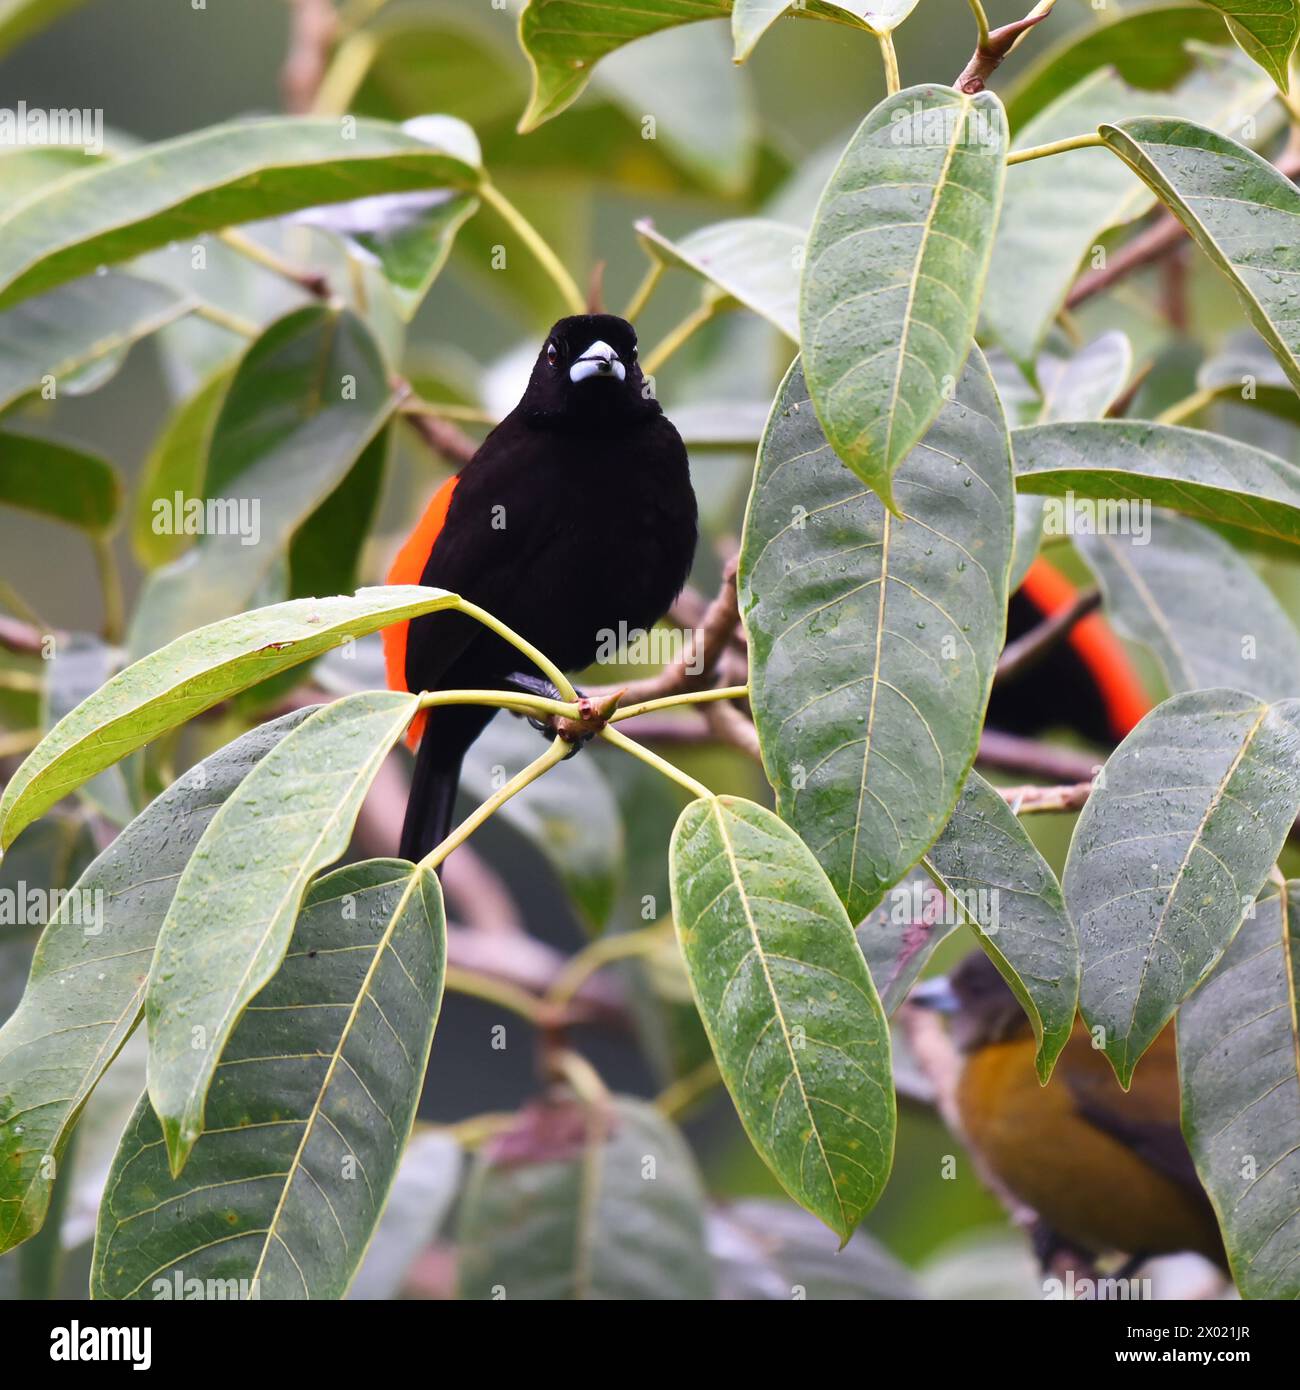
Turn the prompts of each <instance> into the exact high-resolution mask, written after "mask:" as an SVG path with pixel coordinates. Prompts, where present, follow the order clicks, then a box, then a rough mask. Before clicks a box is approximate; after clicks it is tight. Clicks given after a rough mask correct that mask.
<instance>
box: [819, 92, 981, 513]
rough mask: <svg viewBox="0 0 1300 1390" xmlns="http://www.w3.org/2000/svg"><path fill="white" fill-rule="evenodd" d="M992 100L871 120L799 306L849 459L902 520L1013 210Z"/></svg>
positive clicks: (940, 99) (958, 99) (826, 201)
mask: <svg viewBox="0 0 1300 1390" xmlns="http://www.w3.org/2000/svg"><path fill="white" fill-rule="evenodd" d="M1006 143H1007V126H1006V116H1005V114H1004V113H1003V110H1002V104H1001V102H999V101H998V99H997V97H995V96H994V95H993V94H992V93H990V92H981V93H979V94H978V95H976V96H973V97H972V96H966V95H965V94H963V93H961V92H958V91H956V90H955V89H954V88H952V87H941V86H921V87H909V88H907V90H905V91H902V92H898V93H897V94H896V95H894V96H891V97H888V98H886V100H884V101H882V102H881V103H880V105H879V106H877V107H876V109H875V110H874V111H872V112H871V114H870V115H869V116H868V117H867V118H866V120H865V121H863V123H862V125H861V126H860V127H859V128H858V131H857V133H856V134H855V135H854V137H853V139H852V140H851V141H850V142H849V146H848V149H847V150H846V151H845V153H844V158H843V159H842V160H841V162H840V165H839V167H838V168H837V169H836V171H835V172H834V174H832V175H831V179H830V182H829V183H828V184H827V185H826V191H825V192H824V193H823V195H822V201H821V204H820V206H819V207H818V209H817V216H816V219H815V220H814V222H813V228H812V232H811V233H810V235H809V238H808V252H807V258H806V261H805V264H804V270H803V281H802V291H801V298H800V308H799V322H800V328H801V341H802V344H803V353H804V372H805V375H806V377H807V381H808V389H809V392H810V393H811V396H812V401H813V405H814V407H815V408H816V411H817V416H818V418H819V419H820V420H821V422H822V427H823V428H824V429H825V431H826V437H827V439H829V440H830V442H831V445H832V446H833V447H834V449H835V452H836V453H837V454H838V455H839V456H840V458H842V459H843V460H844V462H845V463H847V464H848V465H849V467H850V468H852V469H853V471H854V472H855V473H857V474H858V476H859V477H860V478H862V479H863V481H864V482H866V483H868V484H869V485H870V486H871V487H872V488H873V489H874V490H875V491H876V492H878V493H879V494H880V496H881V497H882V498H883V499H884V500H885V502H886V504H887V505H888V506H890V508H891V509H894V506H895V504H894V496H893V477H894V474H895V472H896V471H897V469H898V467H899V465H900V464H901V463H902V461H903V460H904V459H905V458H906V457H907V455H908V453H909V452H910V450H911V449H912V448H913V447H914V446H915V445H916V444H917V443H918V442H919V441H920V439H921V437H922V436H923V435H924V434H925V432H926V430H927V429H928V428H929V427H930V424H931V422H932V421H933V420H934V418H935V416H936V415H937V414H938V412H939V410H940V407H941V406H942V405H943V403H944V400H945V398H946V397H947V396H949V395H950V394H951V390H952V388H953V386H954V385H955V383H956V380H957V378H958V377H959V376H960V375H961V369H962V365H963V363H964V362H965V361H966V355H967V353H968V352H969V351H970V346H971V335H972V333H973V332H974V329H975V319H976V315H977V314H978V312H979V302H980V295H981V293H982V289H983V284H984V274H985V271H986V270H987V268H988V258H989V253H990V251H991V249H992V245H993V234H994V231H995V230H996V228H997V222H998V210H999V208H1000V206H1001V201H1002V182H1003V173H1004V170H1005V167H1006V166H1005V163H1004V156H1005V153H1006Z"/></svg>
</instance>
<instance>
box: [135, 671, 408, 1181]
mask: <svg viewBox="0 0 1300 1390" xmlns="http://www.w3.org/2000/svg"><path fill="white" fill-rule="evenodd" d="M418 706H419V697H418V696H416V695H407V694H401V693H397V692H395V691H374V692H371V693H367V694H360V695H346V696H344V697H343V699H341V700H338V701H336V702H335V703H334V704H332V705H326V706H325V707H324V708H323V709H320V710H318V711H317V712H316V713H315V714H314V715H312V717H311V718H310V719H307V720H305V721H304V722H303V723H302V724H301V725H300V726H299V727H298V728H297V729H295V730H294V731H293V732H292V733H291V734H289V735H288V736H287V737H286V738H285V739H284V740H283V741H282V742H281V743H280V744H278V745H277V746H276V748H275V749H274V750H273V751H272V752H271V753H269V754H268V755H267V757H266V758H265V759H264V760H263V761H262V762H261V763H260V764H259V765H258V766H257V767H256V768H255V769H254V770H253V771H252V772H251V773H249V775H248V777H247V778H245V780H244V781H243V783H241V785H240V786H239V788H238V790H236V791H235V793H234V794H233V795H232V796H231V797H230V799H229V800H228V801H227V802H226V803H225V805H223V806H222V807H221V809H220V810H219V811H218V812H217V814H216V815H215V816H214V817H213V818H212V822H211V824H210V825H209V826H208V828H207V830H206V831H205V832H204V834H203V838H202V840H200V841H199V844H198V847H197V848H196V849H195V851H194V854H193V856H192V858H191V859H190V861H189V863H188V864H187V865H186V866H185V872H184V873H183V874H182V875H181V881H180V883H179V884H177V887H176V896H175V897H174V898H173V899H172V904H171V907H170V908H169V909H168V911H167V919H166V921H164V922H163V925H162V930H161V931H160V932H159V934H158V949H157V952H156V954H155V956H154V963H153V968H152V969H151V971H150V974H149V984H148V987H147V990H146V995H145V1015H146V1018H147V1019H148V1023H149V1098H150V1100H151V1101H152V1103H153V1107H154V1110H155V1111H156V1112H157V1115H158V1117H159V1120H160V1121H161V1123H162V1128H163V1133H164V1135H165V1136H166V1139H167V1153H168V1157H169V1160H170V1163H171V1169H172V1173H173V1174H174V1175H175V1174H179V1173H180V1171H181V1169H182V1168H183V1167H184V1166H185V1162H186V1159H187V1158H188V1157H189V1155H190V1152H191V1150H192V1149H193V1147H194V1145H195V1143H196V1142H197V1140H198V1138H199V1135H200V1134H201V1133H202V1130H203V1117H204V1106H205V1103H206V1101H207V1097H208V1090H209V1087H210V1086H211V1085H212V1083H213V1079H214V1076H215V1074H216V1071H217V1066H218V1063H219V1062H220V1061H221V1059H222V1056H223V1055H224V1053H225V1051H226V1044H227V1043H228V1042H229V1040H230V1036H231V1033H232V1031H233V1030H234V1028H235V1025H236V1023H237V1022H238V1020H239V1016H240V1015H241V1014H242V1013H243V1011H244V1009H245V1008H247V1006H248V1004H249V1001H250V1000H251V999H252V998H253V996H254V995H255V994H257V992H258V991H259V990H260V989H261V988H262V986H263V985H265V984H266V983H267V982H268V981H269V980H270V979H271V978H272V976H274V974H275V973H276V971H277V970H278V969H279V967H280V962H281V961H282V960H283V959H284V953H285V951H286V950H287V949H288V945H289V938H290V936H291V935H292V932H293V924H294V919H295V918H296V917H297V915H298V909H299V906H300V905H301V903H302V899H303V894H304V893H305V892H306V890H307V885H308V883H310V881H311V878H312V875H313V874H315V873H316V872H317V871H318V870H320V869H322V868H324V867H325V866H326V865H327V864H331V863H333V862H334V860H336V859H338V858H339V856H340V855H342V854H343V853H344V851H345V850H346V849H347V847H348V843H349V841H350V840H351V838H352V827H353V824H354V823H355V821H356V818H357V815H358V813H359V812H360V810H361V803H362V801H363V800H364V799H365V796H366V793H367V791H369V789H370V784H371V782H372V781H373V780H374V778H375V776H376V774H377V773H378V771H379V768H380V765H381V764H382V763H383V761H384V759H385V758H386V757H387V756H388V753H389V751H390V750H391V749H392V747H393V745H394V744H395V743H396V742H397V741H398V739H400V738H401V736H402V734H403V733H404V732H405V730H406V726H407V725H408V724H409V723H410V722H411V718H412V716H413V715H414V714H415V711H416V709H417V707H418ZM393 1161H394V1162H396V1155H394V1160H393Z"/></svg>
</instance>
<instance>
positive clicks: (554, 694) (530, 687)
mask: <svg viewBox="0 0 1300 1390" xmlns="http://www.w3.org/2000/svg"><path fill="white" fill-rule="evenodd" d="M501 684H502V685H503V686H504V687H505V688H506V689H507V690H513V691H516V692H517V693H518V694H520V695H536V696H537V697H538V698H539V699H542V700H558V701H559V702H560V703H561V704H567V703H568V701H567V700H565V698H564V696H563V695H562V694H561V693H560V691H559V690H558V689H557V688H556V686H555V684H554V682H553V681H549V680H547V678H546V677H545V676H530V675H528V674H527V673H526V672H524V671H515V672H514V673H513V674H512V675H509V676H507V677H506V678H505V680H503V681H502V682H501ZM575 689H576V687H575ZM582 698H583V694H582V691H581V690H579V691H578V699H580V700H581V699H582ZM524 718H525V719H527V720H528V722H529V724H531V725H532V727H533V728H534V729H536V730H537V732H538V733H539V734H544V735H545V736H546V737H547V738H548V739H553V738H555V737H557V735H556V732H555V730H554V729H553V728H552V727H551V725H550V724H549V723H548V722H547V721H546V720H545V719H536V718H534V717H533V716H532V715H530V714H526V715H525V716H524ZM594 737H595V735H594V734H587V735H585V736H584V737H582V738H578V739H573V740H571V742H572V745H573V749H572V752H570V753H568V754H567V755H566V758H565V761H566V762H567V761H568V759H569V758H571V757H573V754H574V753H576V752H577V751H578V750H579V749H580V748H585V747H586V745H587V744H588V743H590V742H591V740H592V739H593V738H594Z"/></svg>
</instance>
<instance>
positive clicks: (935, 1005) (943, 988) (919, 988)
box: [907, 975, 961, 1014]
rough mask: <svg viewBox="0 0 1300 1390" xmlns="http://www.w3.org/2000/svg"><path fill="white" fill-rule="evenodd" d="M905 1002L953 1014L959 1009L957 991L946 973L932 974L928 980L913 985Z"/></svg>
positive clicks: (937, 1011)
mask: <svg viewBox="0 0 1300 1390" xmlns="http://www.w3.org/2000/svg"><path fill="white" fill-rule="evenodd" d="M907 1002H908V1003H909V1004H917V1005H919V1006H920V1007H921V1008H923V1009H933V1010H934V1011H935V1012H936V1013H941V1014H955V1013H957V1012H959V1011H960V1009H961V1000H960V999H958V998H957V992H956V990H954V989H953V987H952V982H951V981H950V980H949V979H948V977H947V976H946V975H932V976H931V977H930V978H929V979H928V980H922V981H921V982H920V983H919V984H916V985H913V986H912V992H911V993H910V994H909V995H908V996H907Z"/></svg>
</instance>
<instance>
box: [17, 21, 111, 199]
mask: <svg viewBox="0 0 1300 1390" xmlns="http://www.w3.org/2000/svg"><path fill="white" fill-rule="evenodd" d="M0 42H2V41H0ZM98 162H99V157H98V156H96V155H93V154H90V153H89V152H88V151H86V150H84V149H81V148H80V147H79V146H76V145H19V146H16V147H14V146H10V147H8V148H0V194H3V196H4V197H5V198H6V199H7V200H9V201H10V202H11V203H17V202H20V201H21V200H22V199H23V198H28V197H30V196H31V195H32V194H33V193H35V192H36V190H37V189H38V188H42V187H44V185H45V184H47V183H53V182H54V181H55V180H56V179H65V178H67V177H68V175H69V174H84V173H85V172H86V170H87V169H92V168H94V166H95V165H96V164H97V163H98Z"/></svg>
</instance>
